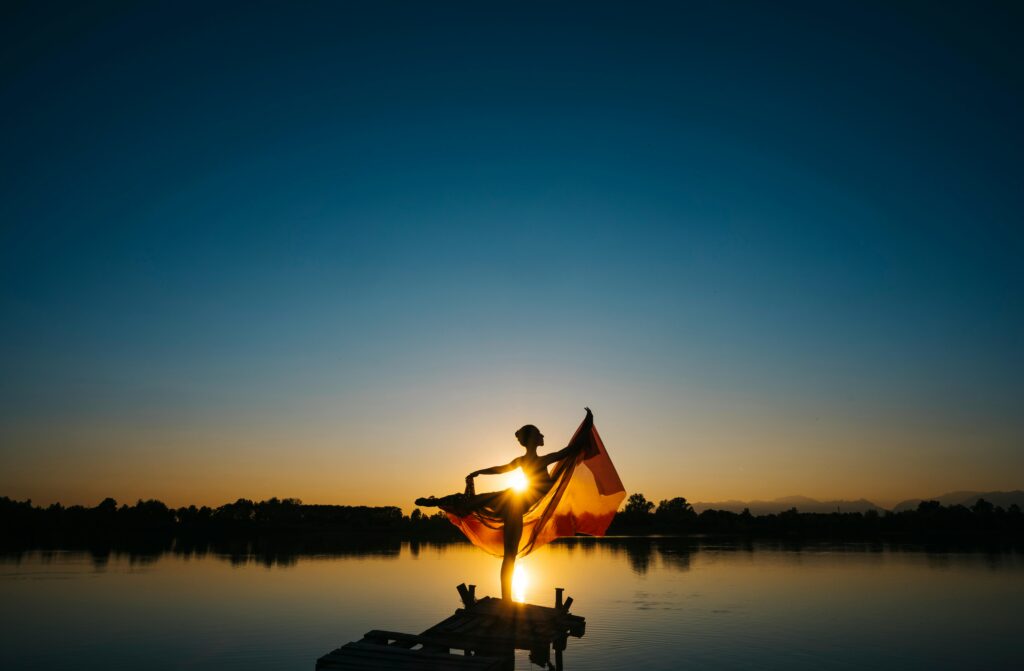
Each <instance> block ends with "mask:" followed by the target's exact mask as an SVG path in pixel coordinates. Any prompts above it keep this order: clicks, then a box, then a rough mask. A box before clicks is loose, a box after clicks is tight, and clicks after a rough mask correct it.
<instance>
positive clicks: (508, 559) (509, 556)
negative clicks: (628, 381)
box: [416, 408, 594, 599]
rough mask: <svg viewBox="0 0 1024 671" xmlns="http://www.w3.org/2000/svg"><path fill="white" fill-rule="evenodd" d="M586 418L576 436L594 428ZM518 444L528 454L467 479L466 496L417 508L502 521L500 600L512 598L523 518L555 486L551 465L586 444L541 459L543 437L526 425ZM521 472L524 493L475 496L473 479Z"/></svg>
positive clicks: (577, 443)
mask: <svg viewBox="0 0 1024 671" xmlns="http://www.w3.org/2000/svg"><path fill="white" fill-rule="evenodd" d="M586 410H587V416H586V418H585V419H584V420H583V424H582V426H581V427H580V430H579V431H577V435H585V434H586V433H589V431H590V430H591V428H592V426H593V424H594V414H593V413H592V412H591V411H590V408H587V409H586ZM516 438H518V439H519V444H520V445H522V446H523V447H524V448H526V454H524V455H523V456H521V457H516V458H515V459H513V460H512V461H510V462H508V463H507V464H504V465H502V466H492V467H491V468H483V469H481V470H479V471H473V472H472V473H470V474H469V475H468V476H466V493H465V494H452V495H451V496H445V497H443V498H440V499H435V498H433V497H430V498H426V499H416V505H420V506H440V507H441V508H442V509H443V510H446V511H448V512H449V513H450V514H455V515H458V516H459V517H465V516H467V515H470V514H479V515H482V516H485V517H486V516H488V515H491V516H494V517H498V518H500V520H501V522H502V528H503V533H504V557H503V558H502V561H501V598H502V599H510V598H511V596H512V573H513V571H514V569H515V563H516V555H517V554H519V544H520V542H521V541H522V537H523V516H524V515H525V514H526V513H527V511H529V510H530V509H531V508H532V507H533V506H534V505H535V504H537V503H538V502H539V501H540V500H541V499H543V498H544V497H545V496H546V495H547V494H548V492H549V491H550V490H551V489H552V487H554V486H555V484H556V478H553V477H552V476H551V474H550V473H549V472H548V466H549V465H550V464H553V463H556V462H561V461H563V460H565V459H566V458H567V457H573V456H576V455H577V454H578V453H579V452H580V451H581V450H582V449H583V448H584V447H585V443H584V442H583V441H575V442H573V443H572V444H570V445H569V446H568V447H565V448H563V449H561V450H559V451H557V452H552V453H551V454H545V455H539V454H537V448H538V447H540V446H542V445H543V444H544V434H542V433H541V432H540V430H539V429H538V428H537V427H536V426H534V425H533V424H527V425H525V426H523V427H522V428H521V429H519V430H518V431H516ZM517 468H520V469H522V471H523V474H524V475H525V476H526V485H527V486H526V487H525V488H524V489H523V491H516V489H513V488H509V489H506V490H504V491H501V492H489V493H486V494H476V493H475V488H474V485H473V478H475V477H476V476H478V475H496V474H499V473H508V472H509V471H514V470H515V469H517Z"/></svg>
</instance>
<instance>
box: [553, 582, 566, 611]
mask: <svg viewBox="0 0 1024 671" xmlns="http://www.w3.org/2000/svg"><path fill="white" fill-rule="evenodd" d="M564 591H565V588H564V587H556V588H555V608H558V609H559V610H561V609H562V592H564Z"/></svg>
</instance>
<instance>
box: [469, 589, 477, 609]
mask: <svg viewBox="0 0 1024 671" xmlns="http://www.w3.org/2000/svg"><path fill="white" fill-rule="evenodd" d="M469 603H470V604H471V605H472V604H474V603H476V585H470V586H469Z"/></svg>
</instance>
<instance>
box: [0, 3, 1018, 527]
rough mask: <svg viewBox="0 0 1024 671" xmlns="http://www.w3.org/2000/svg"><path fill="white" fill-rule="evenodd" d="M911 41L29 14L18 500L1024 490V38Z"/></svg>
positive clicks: (335, 11)
mask: <svg viewBox="0 0 1024 671" xmlns="http://www.w3.org/2000/svg"><path fill="white" fill-rule="evenodd" d="M893 4H894V3H871V2H867V3H863V2H859V3H825V5H822V4H821V3H790V2H782V3H749V4H748V3H739V2H737V3H732V2H728V3H726V2H694V3H667V4H660V3H627V2H622V3H561V2H554V3H464V4H462V3H422V2H410V3H393V2H366V3H360V2H351V3H333V2H330V3H315V2H314V3H259V2H255V3H253V2H245V3H229V2H224V3H212V4H211V3H182V2H172V3H159V2H155V3H109V4H108V3H87V2H79V3H69V4H68V5H66V6H61V5H59V4H50V3H46V4H40V3H5V4H4V8H3V9H2V10H0V12H2V17H0V115H2V116H0V118H2V119H3V124H2V128H3V131H2V133H0V495H6V496H10V497H12V498H18V499H23V498H31V499H32V500H33V501H34V502H36V503H42V504H46V503H50V502H53V501H61V502H63V503H65V504H71V503H82V504H86V505H95V504H96V503H98V502H99V501H100V500H101V499H102V498H104V497H106V496H112V497H114V498H116V499H118V500H119V501H123V502H132V501H134V500H135V499H137V498H151V497H153V498H159V499H162V500H164V501H165V502H167V503H169V504H171V505H183V504H189V503H196V504H210V505H219V504H222V503H224V502H227V501H233V500H235V499H237V498H239V497H245V498H252V499H260V498H268V497H271V496H279V497H289V496H290V497H297V498H300V499H302V500H303V501H305V502H309V503H348V504H368V505H399V506H402V507H403V508H404V509H406V511H408V510H410V509H411V508H412V501H413V499H415V498H416V497H418V496H424V495H430V494H436V495H441V494H445V493H450V492H453V491H459V490H461V489H462V486H463V479H464V477H465V475H466V474H467V473H468V472H469V471H472V470H475V469H478V468H483V467H487V466H491V465H495V464H499V463H505V462H507V461H508V460H510V459H511V458H513V457H515V456H518V454H519V453H520V451H521V448H519V447H518V445H517V443H516V442H515V438H514V436H513V434H514V432H515V430H516V429H517V428H518V427H519V426H520V425H522V424H525V423H534V424H537V425H538V426H540V428H541V430H542V431H543V432H544V434H545V436H546V437H547V446H548V447H550V448H552V449H557V448H558V447H561V446H563V445H564V444H565V443H566V441H567V440H568V438H569V437H570V436H571V434H572V432H573V431H574V429H575V428H576V426H577V425H578V423H579V422H580V421H581V420H582V418H583V412H584V411H583V408H584V406H590V407H591V408H592V409H593V410H594V414H595V423H596V426H597V428H598V430H599V431H600V432H601V435H602V437H603V438H604V441H605V444H606V445H607V447H608V451H609V453H610V455H611V457H612V459H613V460H614V462H615V463H616V465H617V467H618V470H619V472H620V475H621V476H622V480H623V482H624V483H625V485H626V488H627V491H629V492H631V493H632V492H642V493H644V494H645V495H646V496H647V497H648V498H649V499H653V500H656V501H657V500H660V499H662V498H669V497H673V496H685V497H686V498H687V499H689V500H691V501H715V500H723V499H729V498H735V499H754V498H774V497H777V496H786V495H794V494H802V495H806V496H813V497H817V498H859V497H867V498H869V499H872V500H873V501H875V502H877V503H882V504H886V503H888V504H891V503H893V502H895V501H898V500H900V499H903V498H909V497H923V496H935V495H939V494H941V493H943V492H946V491H950V490H955V489H976V490H982V491H984V490H993V489H1016V488H1022V487H1024V480H1022V474H1024V348H1022V345H1021V344H1022V343H1024V272H1022V267H1024V265H1022V263H1021V258H1022V254H1024V226H1022V224H1024V222H1022V214H1024V188H1022V186H1024V167H1022V166H1024V163H1022V157H1024V153H1022V150H1024V125H1022V124H1021V121H1020V120H1021V119H1022V118H1024V104H1022V103H1024V42H1022V41H1021V40H1020V39H1019V35H1020V34H1021V31H1022V29H1024V20H1022V19H1024V12H1022V10H1021V8H1020V5H1019V4H1018V5H1016V6H1014V3H1005V4H1004V3H985V2H979V3H933V2H928V3H898V4H899V5H901V6H900V7H894V6H891V5H893ZM478 486H484V487H485V486H486V484H485V483H481V484H480V485H478Z"/></svg>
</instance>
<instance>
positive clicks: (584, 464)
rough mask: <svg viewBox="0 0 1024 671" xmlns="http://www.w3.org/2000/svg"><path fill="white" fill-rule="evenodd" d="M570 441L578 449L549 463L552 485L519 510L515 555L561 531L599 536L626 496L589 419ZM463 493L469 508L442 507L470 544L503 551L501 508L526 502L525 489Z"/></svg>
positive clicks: (502, 554)
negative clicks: (519, 535) (519, 532)
mask: <svg viewBox="0 0 1024 671" xmlns="http://www.w3.org/2000/svg"><path fill="white" fill-rule="evenodd" d="M569 445H570V446H572V447H576V448H578V449H577V450H576V451H575V452H574V456H572V457H568V458H566V459H563V460H562V461H559V462H555V463H554V464H552V465H551V467H550V468H551V475H552V478H553V479H554V484H553V485H552V486H551V489H549V490H548V492H547V493H546V494H544V496H543V497H541V498H540V499H539V500H537V501H534V502H533V503H532V505H529V506H528V507H527V509H526V510H525V511H524V513H523V538H522V540H521V541H520V543H519V553H518V555H517V556H519V557H523V556H526V555H528V554H529V553H531V552H533V551H534V550H536V549H537V548H539V547H540V546H542V545H544V544H545V543H548V542H550V541H552V540H554V539H555V538H558V537H560V536H574V535H576V534H578V533H581V534H587V535H590V536H603V535H604V533H605V531H606V530H607V529H608V525H609V524H611V522H612V518H614V517H615V512H616V511H617V510H618V508H619V505H620V504H621V503H622V500H623V499H624V498H625V497H626V489H625V487H623V485H622V480H620V479H619V474H618V473H616V471H615V466H614V465H613V464H612V460H611V458H610V457H609V456H608V451H607V450H606V449H605V447H604V443H603V442H602V441H601V436H600V435H599V434H598V433H597V429H596V428H595V427H594V425H593V422H591V421H588V420H584V422H583V423H582V424H580V427H579V428H578V429H576V433H575V434H574V435H573V437H572V440H571V441H570V442H569ZM467 494H468V495H469V496H467V497H466V499H465V501H466V504H470V502H472V504H471V505H472V506H473V509H472V510H466V509H465V506H461V505H460V506H455V505H442V506H441V508H442V510H445V512H447V513H448V519H450V520H451V521H452V524H454V525H455V526H457V527H459V528H460V529H461V530H462V532H463V533H464V534H466V538H468V539H469V540H471V541H472V542H473V544H475V545H476V546H478V547H480V548H482V549H484V550H486V551H487V552H489V553H491V554H493V555H495V556H497V557H501V556H504V524H503V522H502V513H501V511H502V510H505V509H506V507H507V506H523V505H526V504H527V503H528V502H529V500H530V496H529V493H526V494H522V493H519V492H516V491H514V490H511V489H508V490H505V491H503V492H492V493H490V494H480V495H473V494H472V492H467Z"/></svg>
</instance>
